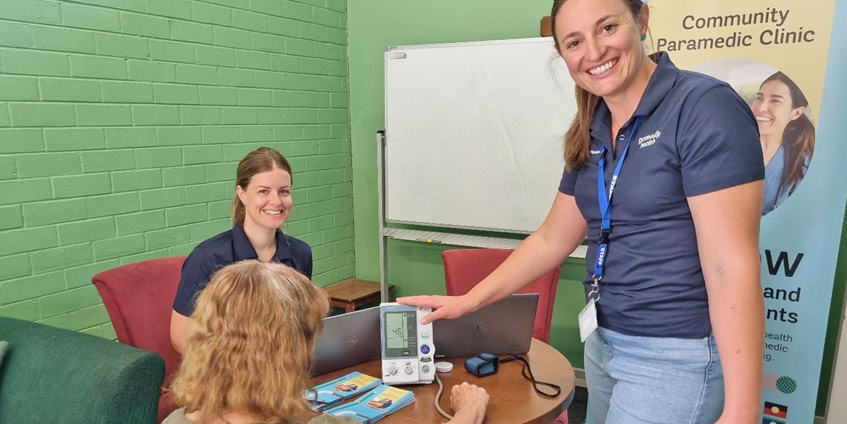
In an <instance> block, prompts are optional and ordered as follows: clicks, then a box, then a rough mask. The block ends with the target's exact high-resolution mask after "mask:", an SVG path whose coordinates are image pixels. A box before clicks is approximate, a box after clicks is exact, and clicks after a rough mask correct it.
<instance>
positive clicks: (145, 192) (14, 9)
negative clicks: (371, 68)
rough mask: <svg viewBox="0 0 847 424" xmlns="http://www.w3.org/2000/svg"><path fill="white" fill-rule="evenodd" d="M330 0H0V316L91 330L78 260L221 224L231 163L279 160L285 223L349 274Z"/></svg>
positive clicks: (323, 268) (162, 246) (195, 237)
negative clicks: (285, 184)
mask: <svg viewBox="0 0 847 424" xmlns="http://www.w3.org/2000/svg"><path fill="white" fill-rule="evenodd" d="M346 21H347V16H346V2H344V1H343V0H64V1H61V0H0V315H3V316H12V317H17V318H22V319H27V320H32V321H38V322H43V323H47V324H50V325H55V326H59V327H64V328H69V329H73V330H77V331H82V332H86V333H90V334H95V335H99V336H102V337H106V338H114V330H113V329H112V327H111V324H110V322H109V318H108V315H107V313H106V310H105V308H104V307H103V304H102V302H101V300H100V297H99V296H98V294H97V291H96V290H95V288H94V286H93V285H92V284H91V277H92V276H93V275H94V274H96V273H98V272H100V271H103V270H106V269H110V268H113V267H115V266H119V265H121V264H125V263H130V262H136V261H141V260H146V259H152V258H157V257H163V256H172V255H184V254H187V253H188V252H190V251H191V249H192V248H193V247H194V246H195V245H196V244H197V243H198V242H200V241H202V240H204V239H206V238H208V237H210V236H212V235H214V234H216V233H219V232H221V231H224V230H226V229H227V228H228V227H229V205H230V199H231V196H232V195H233V193H234V187H233V184H234V179H235V168H236V165H237V163H238V161H239V160H240V159H241V158H242V157H243V156H244V154H246V153H247V152H249V151H251V150H253V149H255V148H257V147H260V146H270V147H273V148H275V149H277V150H279V151H280V152H282V153H283V154H284V155H286V156H287V157H288V158H289V160H290V161H291V164H292V166H293V168H294V203H295V208H294V211H293V214H292V217H291V219H290V220H289V222H288V223H287V224H286V227H285V228H284V230H285V231H286V232H288V233H289V234H291V235H293V236H295V237H299V238H301V239H303V240H305V241H306V242H308V243H309V244H310V245H311V246H312V249H313V252H314V260H315V263H314V271H315V272H314V281H315V283H316V284H318V285H326V284H330V283H333V282H336V281H340V280H342V279H345V278H349V277H352V276H353V275H354V268H353V267H354V261H353V259H354V255H353V199H352V182H351V178H352V172H351V153H350V135H349V134H350V131H349V126H350V122H349V110H348V101H347V99H348V95H347V88H348V81H347V29H346V27H347V22H346Z"/></svg>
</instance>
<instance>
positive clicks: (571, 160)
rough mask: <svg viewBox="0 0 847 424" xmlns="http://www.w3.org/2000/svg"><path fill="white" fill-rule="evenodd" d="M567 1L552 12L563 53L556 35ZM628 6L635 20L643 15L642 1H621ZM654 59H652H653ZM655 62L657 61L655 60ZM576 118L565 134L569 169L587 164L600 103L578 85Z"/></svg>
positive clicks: (557, 3) (556, 2)
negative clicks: (559, 17)
mask: <svg viewBox="0 0 847 424" xmlns="http://www.w3.org/2000/svg"><path fill="white" fill-rule="evenodd" d="M566 1H567V0H554V1H553V9H552V10H551V11H550V18H551V27H552V30H553V41H554V42H555V43H556V51H557V52H561V51H562V46H560V45H559V34H556V14H557V12H558V11H559V8H561V7H562V4H564V3H565V2H566ZM621 1H623V2H624V3H625V4H626V7H627V9H629V11H630V12H632V17H633V18H634V19H635V20H638V19H639V16H640V15H641V7H642V6H643V5H644V3H643V2H642V1H641V0H621ZM651 58H652V57H651ZM654 61H655V59H654ZM575 88H576V106H577V109H576V116H574V118H573V122H571V126H570V128H568V132H567V133H566V134H565V166H566V167H567V169H569V170H570V169H576V168H579V167H580V166H582V164H583V163H585V160H586V159H588V150H589V148H588V146H589V145H590V144H591V134H590V132H589V127H590V125H591V119H592V118H593V117H594V110H595V109H597V104H598V103H599V102H600V97H599V96H597V95H594V94H591V93H589V92H588V91H587V90H585V89H584V88H582V87H580V86H578V85H576V86H575Z"/></svg>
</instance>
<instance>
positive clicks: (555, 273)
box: [441, 249, 561, 343]
mask: <svg viewBox="0 0 847 424" xmlns="http://www.w3.org/2000/svg"><path fill="white" fill-rule="evenodd" d="M511 253H512V250H511V249H453V250H445V251H443V252H441V259H442V260H443V261H444V277H445V280H446V281H447V294H448V295H451V296H457V295H462V294H465V293H467V292H468V291H470V289H471V288H473V286H475V285H477V283H479V282H480V281H482V279H483V278H485V277H486V276H488V274H490V273H491V271H494V269H495V268H497V267H498V266H500V264H501V263H503V261H504V260H506V258H507V257H508V256H509V255H510V254H511ZM560 271H561V270H560V268H559V267H556V268H555V269H554V270H552V271H550V272H548V273H547V274H544V275H543V276H541V278H539V279H537V280H535V281H533V282H532V283H530V284H529V285H528V286H526V287H524V288H522V289H520V290H518V291H517V293H538V310H537V311H536V312H535V327H534V328H533V332H532V336H533V337H535V338H536V339H538V340H541V341H543V342H544V343H550V321H551V320H552V319H553V305H554V304H555V302H556V288H557V287H558V286H559V272H560Z"/></svg>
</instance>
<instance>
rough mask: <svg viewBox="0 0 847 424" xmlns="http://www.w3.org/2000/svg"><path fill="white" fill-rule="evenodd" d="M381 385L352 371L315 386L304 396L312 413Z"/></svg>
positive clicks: (378, 381) (366, 376)
mask: <svg viewBox="0 0 847 424" xmlns="http://www.w3.org/2000/svg"><path fill="white" fill-rule="evenodd" d="M380 383H382V380H380V379H378V378H375V377H371V376H369V375H367V374H362V373H360V372H358V371H353V372H351V373H350V374H347V375H345V376H342V377H338V378H336V379H335V380H331V381H327V382H326V383H323V384H320V385H317V386H315V387H313V388H312V389H311V390H309V391H307V392H306V394H305V396H306V400H308V401H309V406H310V407H311V408H312V410H313V411H323V410H324V409H327V408H330V407H332V406H333V405H337V404H338V403H340V402H343V401H345V400H347V399H350V398H352V397H353V396H356V395H359V394H361V393H364V392H366V391H368V390H370V389H372V388H374V387H376V386H378V385H379V384H380Z"/></svg>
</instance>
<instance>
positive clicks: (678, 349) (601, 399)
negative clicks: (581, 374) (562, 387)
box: [585, 327, 724, 424]
mask: <svg viewBox="0 0 847 424" xmlns="http://www.w3.org/2000/svg"><path fill="white" fill-rule="evenodd" d="M585 377H586V380H587V383H588V400H589V404H588V405H589V411H588V414H589V415H590V416H591V417H592V418H593V424H604V423H606V424H639V423H657V424H659V423H660V424H689V423H691V424H701V423H702V424H707V423H708V424H712V423H714V422H715V421H717V419H718V418H719V417H720V415H721V412H722V411H723V400H724V399H723V397H724V390H723V371H722V370H721V363H720V360H719V359H718V350H717V347H716V345H715V338H714V336H710V337H707V338H702V339H677V338H665V337H639V336H627V335H624V334H620V333H616V332H614V331H612V330H608V329H605V328H602V327H601V328H598V329H597V330H596V331H594V333H592V334H591V335H590V336H589V337H588V340H586V342H585Z"/></svg>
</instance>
